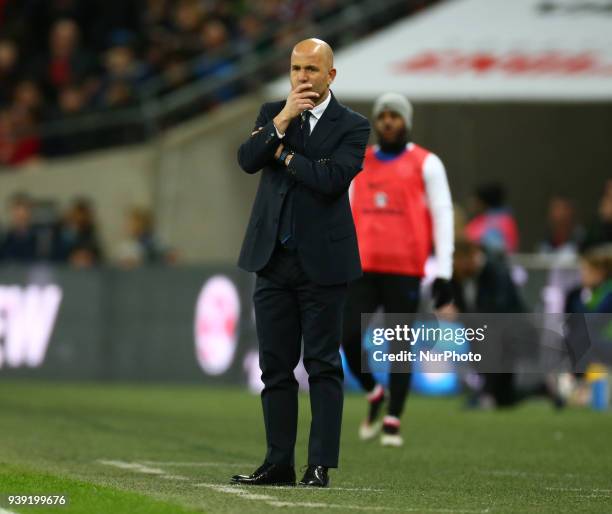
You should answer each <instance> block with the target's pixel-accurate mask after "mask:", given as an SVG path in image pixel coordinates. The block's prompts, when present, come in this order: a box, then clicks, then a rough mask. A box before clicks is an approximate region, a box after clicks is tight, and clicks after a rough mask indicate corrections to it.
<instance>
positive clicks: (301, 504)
mask: <svg viewBox="0 0 612 514" xmlns="http://www.w3.org/2000/svg"><path fill="white" fill-rule="evenodd" d="M266 503H267V504H268V505H270V506H271V507H305V508H312V509H320V508H326V507H327V508H330V509H349V510H368V511H381V510H382V511H388V510H392V511H394V512H398V511H399V512H443V513H448V514H455V513H467V514H476V513H482V514H485V513H487V512H489V509H484V510H472V509H444V508H441V509H436V508H430V507H424V508H423V507H404V508H400V509H398V508H396V507H380V506H376V505H370V506H366V505H345V504H342V503H323V502H287V501H268V502H266Z"/></svg>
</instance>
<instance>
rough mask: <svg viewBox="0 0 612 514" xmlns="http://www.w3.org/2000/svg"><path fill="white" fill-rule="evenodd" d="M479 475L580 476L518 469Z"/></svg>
mask: <svg viewBox="0 0 612 514" xmlns="http://www.w3.org/2000/svg"><path fill="white" fill-rule="evenodd" d="M480 474H481V475H494V476H500V477H525V478H529V477H553V478H559V477H563V478H577V477H579V476H581V475H577V474H575V473H540V472H538V471H521V470H518V469H490V470H482V471H480Z"/></svg>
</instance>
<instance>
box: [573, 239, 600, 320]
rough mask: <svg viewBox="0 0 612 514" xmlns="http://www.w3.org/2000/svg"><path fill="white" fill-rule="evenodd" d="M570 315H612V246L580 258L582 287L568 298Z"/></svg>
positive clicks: (593, 251)
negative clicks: (594, 313) (596, 313)
mask: <svg viewBox="0 0 612 514" xmlns="http://www.w3.org/2000/svg"><path fill="white" fill-rule="evenodd" d="M565 312H568V313H586V312H600V313H604V312H605V313H612V244H606V245H603V246H599V247H595V248H592V249H590V250H589V251H588V252H587V253H585V254H584V255H583V256H582V257H581V258H580V286H579V287H577V288H576V289H573V290H572V291H570V293H569V294H568V296H567V301H566V309H565Z"/></svg>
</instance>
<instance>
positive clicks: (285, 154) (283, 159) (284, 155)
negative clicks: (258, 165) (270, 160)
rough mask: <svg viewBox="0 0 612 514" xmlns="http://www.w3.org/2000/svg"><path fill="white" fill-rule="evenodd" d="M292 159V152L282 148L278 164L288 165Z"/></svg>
mask: <svg viewBox="0 0 612 514" xmlns="http://www.w3.org/2000/svg"><path fill="white" fill-rule="evenodd" d="M292 157H293V150H291V149H289V148H283V151H282V152H281V153H280V155H279V156H278V159H277V160H278V162H279V163H280V164H282V165H284V166H287V165H289V163H290V162H291V158H292Z"/></svg>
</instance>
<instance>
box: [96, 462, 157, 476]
mask: <svg viewBox="0 0 612 514" xmlns="http://www.w3.org/2000/svg"><path fill="white" fill-rule="evenodd" d="M98 462H99V463H100V464H104V465H106V466H114V467H116V468H120V469H129V470H130V471H136V472H137V473H145V474H147V475H163V474H164V473H165V471H164V470H163V469H159V468H151V467H149V466H145V465H144V464H139V463H138V462H125V461H122V460H104V459H100V460H98Z"/></svg>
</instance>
